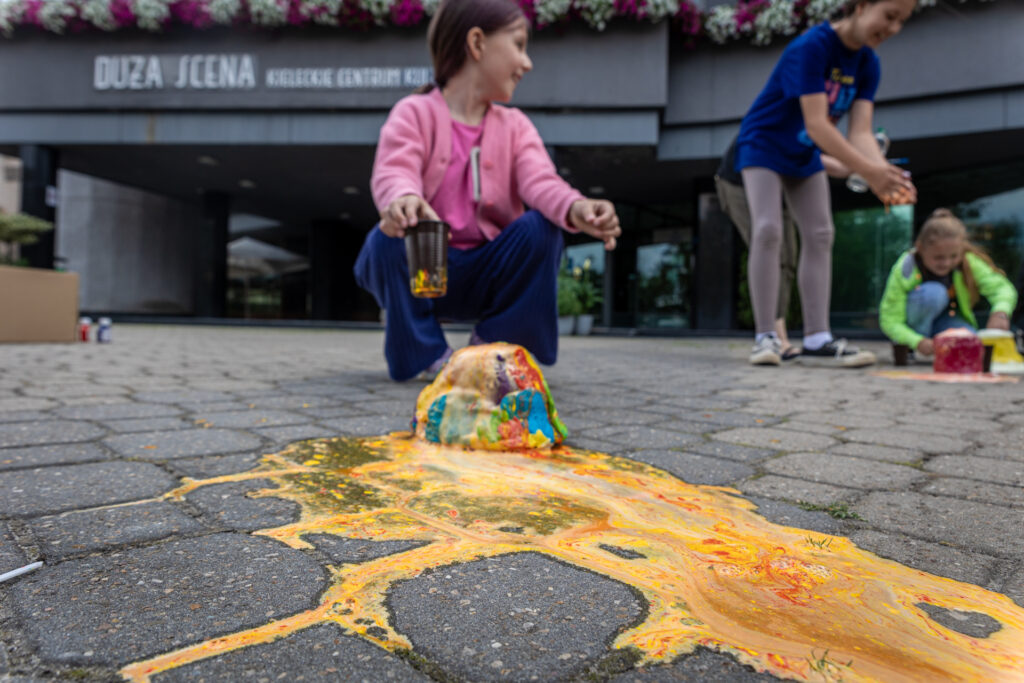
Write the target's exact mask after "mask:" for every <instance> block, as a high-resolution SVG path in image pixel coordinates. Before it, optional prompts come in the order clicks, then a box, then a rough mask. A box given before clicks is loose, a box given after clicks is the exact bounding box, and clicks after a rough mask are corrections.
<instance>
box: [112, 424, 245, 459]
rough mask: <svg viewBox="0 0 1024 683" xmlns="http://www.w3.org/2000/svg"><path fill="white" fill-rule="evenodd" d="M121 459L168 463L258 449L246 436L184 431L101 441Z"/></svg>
mask: <svg viewBox="0 0 1024 683" xmlns="http://www.w3.org/2000/svg"><path fill="white" fill-rule="evenodd" d="M104 443H105V444H106V445H107V446H109V447H110V448H112V449H114V450H115V451H117V452H118V453H120V454H121V455H124V456H126V457H129V458H142V459H144V460H169V459H171V458H184V457H188V456H190V455H218V454H222V453H232V452H235V451H249V450H253V449H256V448H259V446H260V442H259V440H258V439H257V438H256V437H254V436H251V435H249V434H245V433H242V432H235V431H229V430H227V429H186V430H178V431H169V432H142V433H139V434H122V435H120V436H112V437H110V438H108V439H105V440H104Z"/></svg>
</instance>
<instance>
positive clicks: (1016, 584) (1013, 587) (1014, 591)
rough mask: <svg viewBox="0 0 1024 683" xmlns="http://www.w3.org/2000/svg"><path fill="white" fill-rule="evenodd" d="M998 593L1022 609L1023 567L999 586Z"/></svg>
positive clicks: (1023, 603) (1023, 600)
mask: <svg viewBox="0 0 1024 683" xmlns="http://www.w3.org/2000/svg"><path fill="white" fill-rule="evenodd" d="M999 592H1000V593H1002V594H1003V595H1005V596H1006V597H1008V598H1010V599H1011V600H1013V601H1014V602H1015V603H1017V604H1018V605H1020V606H1021V607H1024V566H1018V567H1017V568H1016V570H1015V571H1014V572H1013V573H1012V574H1010V576H1009V577H1007V579H1006V580H1005V581H1004V582H1003V583H1002V585H1000V587H999Z"/></svg>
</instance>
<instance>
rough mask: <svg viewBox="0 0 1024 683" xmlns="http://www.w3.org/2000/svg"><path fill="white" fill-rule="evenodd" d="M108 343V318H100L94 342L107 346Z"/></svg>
mask: <svg viewBox="0 0 1024 683" xmlns="http://www.w3.org/2000/svg"><path fill="white" fill-rule="evenodd" d="M110 341H111V336H110V318H100V323H99V326H98V327H97V328H96V342H97V343H99V344H109V343H110Z"/></svg>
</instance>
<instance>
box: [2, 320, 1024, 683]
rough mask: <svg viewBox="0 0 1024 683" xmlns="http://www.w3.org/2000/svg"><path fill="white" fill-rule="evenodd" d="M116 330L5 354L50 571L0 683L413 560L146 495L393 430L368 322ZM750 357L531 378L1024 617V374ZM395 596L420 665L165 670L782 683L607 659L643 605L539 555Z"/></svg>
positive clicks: (484, 566)
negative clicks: (382, 560) (304, 545)
mask: <svg viewBox="0 0 1024 683" xmlns="http://www.w3.org/2000/svg"><path fill="white" fill-rule="evenodd" d="M115 334H116V339H115V342H114V343H112V344H109V345H102V346H100V345H95V344H79V345H9V346H0V573H2V572H5V571H8V570H10V569H13V568H16V567H19V566H21V565H23V564H25V563H27V562H31V561H35V560H42V561H43V562H45V566H44V567H43V568H42V569H40V570H38V571H36V572H34V573H32V574H29V575H26V576H22V577H20V578H18V579H16V580H13V581H10V582H7V583H4V584H0V680H5V679H7V680H11V681H16V680H54V679H65V680H85V681H89V680H93V681H107V680H111V681H113V680H119V676H118V673H117V671H118V669H119V668H120V667H122V666H124V665H125V664H128V663H130V662H132V661H136V660H138V659H140V658H144V657H147V656H151V655H154V654H158V653H162V652H166V651H168V650H172V649H175V648H178V647H182V646H184V645H188V644H192V643H197V642H201V641H203V640H206V639H209V638H212V637H215V636H218V635H223V634H227V633H232V632H235V631H238V630H240V629H243V628H249V627H253V626H256V625H259V624H262V623H266V621H267V619H268V618H270V617H279V616H282V615H288V614H294V613H296V612H298V611H301V610H304V609H308V608H309V607H310V606H311V605H313V604H315V602H316V600H317V597H318V595H319V594H320V592H321V591H323V590H324V588H325V586H326V585H327V579H328V574H329V570H328V566H330V565H333V564H337V563H340V562H362V561H367V560H369V559H371V558H374V557H378V556H382V555H387V554H389V553H395V552H402V551H405V550H407V549H409V548H410V547H414V546H415V544H410V543H404V542H393V543H388V544H375V543H372V542H368V541H354V540H347V539H340V538H338V537H335V536H328V535H319V536H310V540H311V543H312V544H313V548H312V549H308V550H295V549H292V548H289V547H287V546H284V545H282V544H280V543H278V542H276V541H274V540H271V539H268V538H265V537H261V536H256V535H252V533H251V532H253V531H254V530H257V529H262V528H267V527H271V526H277V525H280V524H284V523H288V522H291V521H294V520H296V519H297V517H298V514H299V511H298V507H297V505H296V504H294V503H292V502H290V501H285V500H282V499H278V498H274V497H272V496H271V497H259V498H251V497H248V496H247V495H246V494H247V492H249V491H253V490H255V489H259V488H263V487H265V486H266V485H267V484H268V482H267V481H266V480H263V481H260V480H253V481H245V482H234V483H226V484H220V485H217V486H210V487H206V488H202V489H198V490H196V491H194V492H193V493H191V494H189V495H188V496H186V497H185V498H184V499H183V500H181V501H171V502H166V501H162V502H153V501H152V498H154V497H155V496H159V495H161V494H163V493H165V492H166V491H168V490H170V489H172V488H174V487H175V486H177V485H178V484H179V482H180V480H181V478H182V477H196V478H203V477H213V476H219V475H224V474H230V473H235V472H240V471H244V470H247V469H250V468H251V467H252V466H253V465H254V464H255V463H256V461H257V459H258V457H259V456H260V455H261V454H263V453H268V452H273V451H275V450H279V449H280V447H282V446H283V445H286V444H288V443H290V442H292V441H295V440H300V439H306V438H315V437H324V436H336V435H375V434H382V433H386V432H388V431H391V430H394V429H403V428H406V427H407V426H408V421H409V418H410V416H411V413H412V410H413V406H414V401H415V398H416V396H417V394H418V392H419V391H420V389H422V387H423V386H424V385H423V384H421V383H415V382H410V383H405V384H396V383H393V382H390V381H389V380H388V379H387V376H386V373H385V369H384V363H383V358H382V356H381V347H382V336H381V334H380V333H378V332H369V331H313V330H284V329H255V328H210V327H172V326H141V325H140V326H132V325H119V326H118V327H117V329H116V330H115ZM465 336H466V335H465V333H457V334H452V335H451V338H452V339H453V341H456V342H461V340H462V339H463V338H464V337H465ZM867 346H868V347H869V348H873V349H874V350H876V351H878V352H880V356H881V355H887V354H886V353H883V348H884V347H883V346H882V345H881V344H868V345H867ZM747 350H748V342H747V341H746V340H745V339H743V340H740V339H734V340H723V339H708V340H703V339H701V340H692V339H688V340H679V339H647V338H629V339H626V338H609V337H590V338H568V339H564V340H563V342H562V348H561V358H560V361H559V363H558V364H557V365H556V366H554V367H552V368H546V369H545V372H546V376H547V379H548V381H549V384H550V386H551V390H552V393H553V395H554V397H555V400H556V403H557V405H558V408H559V412H560V414H561V416H562V417H563V419H564V421H565V422H566V424H567V425H568V427H569V430H570V433H571V436H570V439H569V444H570V445H574V446H578V447H583V448H590V449H593V450H599V451H602V452H605V453H610V454H613V455H619V456H625V457H628V458H633V459H636V460H639V461H642V462H645V463H649V464H651V465H654V466H656V467H659V468H662V469H664V470H666V471H668V472H671V473H672V474H674V475H676V476H678V477H680V478H682V479H684V480H685V481H687V482H690V483H694V484H713V485H726V486H732V487H735V488H737V489H739V491H741V492H742V493H743V494H744V495H745V496H747V497H748V498H750V499H751V500H753V501H754V502H755V503H756V504H757V505H758V506H759V507H758V510H759V512H760V514H763V515H764V516H766V517H767V518H768V519H770V520H771V521H773V522H776V523H779V524H785V525H789V526H796V527H800V528H806V529H811V530H816V531H820V532H824V533H833V534H840V535H845V536H849V537H850V538H852V539H853V541H854V542H856V543H857V544H858V545H859V546H860V547H862V548H865V549H867V550H870V551H872V552H875V553H877V554H879V555H881V556H884V557H887V558H891V559H894V560H896V561H898V562H900V563H903V564H905V565H908V566H910V567H914V568H918V569H922V570H925V571H928V572H931V573H934V574H938V575H940V576H946V577H949V578H953V579H957V580H960V581H966V582H970V583H974V584H977V585H979V586H982V587H985V588H988V589H990V590H995V591H998V592H1002V593H1004V594H1006V595H1008V596H1009V597H1010V598H1012V599H1013V600H1015V601H1016V602H1017V603H1018V604H1020V605H1022V606H1024V543H1022V542H1021V534H1020V530H1021V529H1022V528H1024V494H1022V492H1021V491H1022V487H1024V418H1022V417H1021V416H1022V414H1024V410H1022V409H1024V384H999V385H950V384H932V383H924V382H903V381H895V380H891V379H887V378H882V377H878V376H873V375H871V374H870V372H867V371H861V370H852V371H849V370H824V369H807V368H801V367H799V366H794V367H784V368H767V369H766V368H751V367H749V366H747V365H746V363H745V358H746V353H747ZM883 363H884V359H883ZM456 595H457V596H458V600H455V598H453V597H452V596H456ZM387 604H388V608H389V609H390V610H391V614H392V618H393V623H394V625H395V626H396V628H397V629H398V630H399V631H400V632H401V633H403V634H405V635H407V636H408V638H409V640H410V642H411V643H413V646H414V653H412V654H408V653H407V654H405V655H401V656H400V655H395V654H392V653H390V652H388V651H386V650H384V649H381V648H378V647H375V646H373V645H371V644H370V643H368V642H367V641H365V640H363V639H360V638H357V637H353V636H352V635H350V634H347V633H346V632H345V631H344V630H343V629H341V628H340V627H338V626H337V625H335V624H321V625H318V626H315V627H311V628H308V629H305V630H302V631H299V632H297V633H295V634H292V635H290V636H288V637H287V638H283V639H281V640H278V641H275V642H273V643H270V644H267V645H259V646H254V647H250V648H245V649H242V650H236V651H234V652H231V653H229V654H226V655H222V656H220V657H215V658H211V659H207V660H202V661H200V662H197V663H195V664H192V665H188V666H186V667H181V668H179V669H174V670H171V671H169V672H167V673H166V674H161V675H159V676H156V677H155V678H154V680H156V681H165V680H168V681H170V680H173V681H199V680H202V681H235V680H252V681H270V680H278V679H280V680H305V681H320V680H325V681H326V680H369V681H377V680H396V681H405V680H430V679H431V678H433V679H436V680H444V681H448V680H576V679H582V678H585V677H589V678H590V680H615V681H696V680H706V681H762V680H774V679H772V677H770V676H767V675H764V674H758V673H756V672H754V671H753V670H752V669H749V668H747V667H744V666H742V665H740V664H738V663H736V662H735V661H734V660H733V659H731V658H729V657H727V656H725V655H720V654H717V653H715V652H711V651H708V650H703V649H700V650H698V651H697V652H695V653H694V654H693V655H691V656H688V657H684V658H682V659H680V660H677V661H676V662H674V663H672V664H671V665H666V666H660V667H650V668H647V669H636V670H633V669H630V668H629V662H628V661H627V662H621V661H617V660H616V657H615V655H614V653H613V652H611V651H610V648H609V644H610V642H611V641H612V639H613V638H614V637H615V635H616V634H617V633H619V632H621V631H622V630H623V629H625V628H628V627H629V626H630V625H633V624H635V623H636V622H637V619H638V618H640V616H641V615H642V614H643V613H644V612H645V610H646V608H647V607H646V605H645V604H644V600H643V598H642V596H641V595H640V594H639V593H637V592H636V591H635V590H632V589H631V588H630V587H628V586H625V585H624V584H621V583H619V582H617V581H614V580H612V579H610V578H607V577H604V576H599V575H596V574H594V573H591V572H588V571H585V570H581V569H578V568H576V567H571V566H568V565H564V564H561V563H559V562H556V561H554V560H551V559H549V558H547V557H544V556H540V555H536V554H530V553H519V554H511V555H503V556H499V557H495V558H489V559H486V560H478V561H476V562H472V563H468V564H463V565H456V566H453V567H450V568H442V569H440V570H436V571H432V572H427V573H425V574H423V575H422V576H420V577H418V578H416V579H412V580H409V581H404V582H399V583H398V584H396V585H395V586H394V587H393V588H392V589H391V591H390V593H389V595H388V603H387ZM455 605H459V606H460V609H459V610H456V609H455V607H454V606H455ZM467 605H468V606H469V607H467V609H468V611H466V610H464V609H462V607H465V606H467ZM467 614H468V616H467ZM932 616H933V618H934V619H936V620H937V621H939V622H940V623H941V622H942V620H943V619H947V620H948V617H947V616H945V615H943V614H939V613H936V614H934V615H932ZM980 616H984V615H980ZM964 628H971V629H974V631H977V632H978V635H979V636H981V637H984V635H986V634H987V632H988V631H987V630H986V629H988V630H991V627H990V625H988V624H986V623H985V622H984V620H981V619H975V620H974V621H970V622H969V623H966V624H965V625H964ZM965 632H967V631H965ZM972 632H973V631H972Z"/></svg>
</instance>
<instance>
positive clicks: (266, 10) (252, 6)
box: [249, 0, 288, 26]
mask: <svg viewBox="0 0 1024 683" xmlns="http://www.w3.org/2000/svg"><path fill="white" fill-rule="evenodd" d="M249 16H251V17H252V23H254V24H257V25H259V26H283V25H284V24H286V23H288V6H287V5H286V4H284V3H282V2H278V1H277V0H249Z"/></svg>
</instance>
